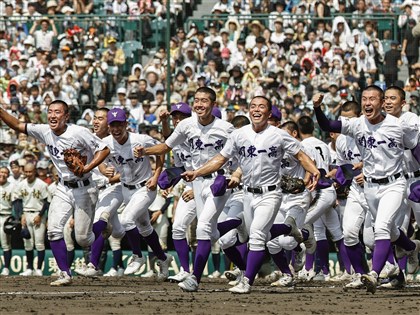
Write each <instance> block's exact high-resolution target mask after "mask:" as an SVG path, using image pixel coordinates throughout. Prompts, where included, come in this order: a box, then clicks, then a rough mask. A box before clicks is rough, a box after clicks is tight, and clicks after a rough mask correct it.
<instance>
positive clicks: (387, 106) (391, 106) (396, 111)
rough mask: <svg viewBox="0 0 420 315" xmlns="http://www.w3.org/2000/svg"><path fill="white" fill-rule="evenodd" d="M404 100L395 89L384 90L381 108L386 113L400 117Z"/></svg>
mask: <svg viewBox="0 0 420 315" xmlns="http://www.w3.org/2000/svg"><path fill="white" fill-rule="evenodd" d="M404 104H405V100H402V99H401V97H400V94H399V93H398V91H397V90H393V89H391V90H387V91H385V99H384V105H383V108H384V110H385V112H386V113H387V114H390V115H392V116H395V117H400V115H401V112H402V108H403V106H404Z"/></svg>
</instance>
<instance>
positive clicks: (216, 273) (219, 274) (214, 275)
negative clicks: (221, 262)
mask: <svg viewBox="0 0 420 315" xmlns="http://www.w3.org/2000/svg"><path fill="white" fill-rule="evenodd" d="M221 276H222V274H221V273H220V271H219V270H215V271H213V273H212V274H210V275H208V277H209V278H210V279H217V278H220V277H221Z"/></svg>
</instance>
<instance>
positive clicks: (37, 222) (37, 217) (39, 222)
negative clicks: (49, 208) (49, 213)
mask: <svg viewBox="0 0 420 315" xmlns="http://www.w3.org/2000/svg"><path fill="white" fill-rule="evenodd" d="M41 220H42V217H41V215H39V214H38V215H37V216H36V217H35V218H34V225H35V226H39V225H40V224H41Z"/></svg>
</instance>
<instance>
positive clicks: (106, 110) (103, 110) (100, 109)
mask: <svg viewBox="0 0 420 315" xmlns="http://www.w3.org/2000/svg"><path fill="white" fill-rule="evenodd" d="M99 111H100V112H105V114H108V112H109V108H106V107H101V108H97V109H96V110H95V112H99Z"/></svg>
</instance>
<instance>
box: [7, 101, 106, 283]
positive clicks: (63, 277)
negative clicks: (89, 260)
mask: <svg viewBox="0 0 420 315" xmlns="http://www.w3.org/2000/svg"><path fill="white" fill-rule="evenodd" d="M0 118H1V119H2V120H3V121H4V122H5V123H6V125H8V126H9V127H10V128H12V129H14V130H16V131H18V132H23V133H27V134H28V135H30V136H32V137H34V138H36V139H38V140H40V141H41V142H43V143H45V144H46V145H47V148H48V151H49V154H50V156H51V160H52V162H53V164H54V166H55V168H56V169H57V171H58V173H59V177H60V184H59V185H58V188H57V193H56V194H55V195H54V197H53V199H52V201H51V204H50V208H49V211H48V239H49V241H50V246H51V250H52V252H53V255H54V257H55V259H56V261H57V265H58V267H59V269H60V270H61V272H60V276H59V278H58V279H57V280H55V281H53V282H51V285H52V286H63V285H69V284H71V282H72V278H71V271H70V266H69V265H68V263H67V250H66V244H65V242H64V238H63V229H64V224H65V223H66V222H67V220H68V218H69V217H70V216H71V215H72V213H73V214H74V221H75V225H74V227H75V236H76V241H77V242H78V243H79V245H81V246H90V245H91V244H92V243H93V241H94V239H95V235H94V234H93V232H92V221H93V215H94V211H95V203H96V201H97V198H98V194H97V189H96V187H95V186H94V184H93V182H92V179H91V171H92V169H93V168H95V167H96V166H98V165H99V164H100V163H102V161H103V160H105V158H106V156H107V155H108V154H109V149H108V148H107V147H106V146H105V145H104V144H103V142H102V141H101V140H100V139H99V138H98V137H96V136H95V135H93V134H92V133H91V132H90V131H89V130H88V129H87V128H84V127H80V126H76V125H72V124H68V123H67V121H68V119H69V109H68V105H67V104H66V103H65V102H64V101H60V100H55V101H53V102H52V103H51V104H50V105H49V106H48V113H47V119H48V125H46V124H26V123H21V122H20V121H19V120H17V119H16V118H15V117H13V116H11V115H9V114H8V113H7V112H6V111H5V110H3V109H0ZM69 148H74V149H76V150H78V151H79V152H80V153H81V154H82V155H83V156H86V157H87V164H86V165H85V166H84V167H82V168H81V167H79V168H78V171H77V175H76V174H74V173H73V172H72V171H70V170H69V168H68V167H67V165H66V163H65V162H64V150H66V149H69Z"/></svg>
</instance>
